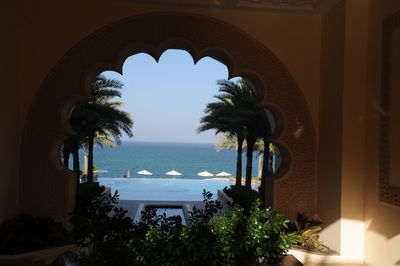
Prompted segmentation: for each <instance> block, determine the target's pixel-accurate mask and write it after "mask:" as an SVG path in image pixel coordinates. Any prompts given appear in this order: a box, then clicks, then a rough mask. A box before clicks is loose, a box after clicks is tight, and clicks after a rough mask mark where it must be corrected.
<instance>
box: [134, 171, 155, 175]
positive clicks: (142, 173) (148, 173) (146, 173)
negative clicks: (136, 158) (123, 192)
mask: <svg viewBox="0 0 400 266" xmlns="http://www.w3.org/2000/svg"><path fill="white" fill-rule="evenodd" d="M137 173H138V174H139V175H152V174H153V173H150V172H149V171H147V170H142V171H139V172H137Z"/></svg>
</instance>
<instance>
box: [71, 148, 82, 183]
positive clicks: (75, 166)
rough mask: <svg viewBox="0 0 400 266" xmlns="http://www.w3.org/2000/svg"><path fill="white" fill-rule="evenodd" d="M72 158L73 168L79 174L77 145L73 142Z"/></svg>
mask: <svg viewBox="0 0 400 266" xmlns="http://www.w3.org/2000/svg"><path fill="white" fill-rule="evenodd" d="M72 159H73V170H74V172H75V173H76V174H77V175H78V176H79V175H80V165H79V146H78V144H77V143H76V144H74V147H73V149H72Z"/></svg>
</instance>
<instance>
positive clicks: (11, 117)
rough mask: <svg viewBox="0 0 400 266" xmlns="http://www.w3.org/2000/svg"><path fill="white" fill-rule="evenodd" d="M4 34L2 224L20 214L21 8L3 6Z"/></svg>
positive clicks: (0, 50) (0, 72)
mask: <svg viewBox="0 0 400 266" xmlns="http://www.w3.org/2000/svg"><path fill="white" fill-rule="evenodd" d="M2 13H5V14H9V15H10V18H8V17H7V18H5V17H4V16H0V32H1V34H2V36H6V39H3V40H2V41H1V42H0V58H1V60H0V80H1V85H0V88H1V93H2V96H1V97H0V125H1V130H0V147H1V152H0V169H1V174H0V176H1V178H0V179H1V180H0V221H1V220H3V219H5V218H7V217H11V216H13V215H15V214H16V213H18V211H19V185H20V183H19V178H18V177H19V160H20V153H19V151H20V132H21V125H20V117H19V114H20V112H19V111H20V104H21V99H20V98H21V94H20V88H21V85H22V82H21V76H20V75H19V60H20V55H19V52H20V50H21V49H20V48H21V47H20V42H19V41H20V28H18V27H16V24H17V20H18V19H19V18H20V17H19V16H18V6H17V4H16V3H15V2H11V3H5V4H2Z"/></svg>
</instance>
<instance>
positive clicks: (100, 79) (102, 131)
mask: <svg viewBox="0 0 400 266" xmlns="http://www.w3.org/2000/svg"><path fill="white" fill-rule="evenodd" d="M122 88H123V84H122V83H121V82H120V81H118V80H113V79H107V78H106V77H104V76H102V75H99V76H97V77H96V78H95V79H94V80H93V81H92V82H91V84H90V93H91V95H90V97H89V98H88V99H87V100H85V101H81V102H79V103H77V104H76V105H75V107H74V109H73V110H72V112H71V117H70V123H71V126H72V128H73V129H74V131H75V132H76V135H75V136H72V137H70V138H68V139H67V140H66V141H65V142H64V145H63V150H62V154H63V161H64V164H65V165H66V166H68V160H69V155H70V154H71V153H72V154H75V156H74V171H75V172H77V173H78V172H79V162H78V160H79V156H76V155H77V154H78V150H79V149H80V148H82V147H84V148H85V149H86V154H87V155H88V165H87V166H86V169H88V173H87V175H88V181H90V182H92V179H93V171H92V167H93V145H94V144H98V145H100V146H101V147H103V145H106V146H110V147H114V146H115V143H117V144H119V143H120V138H121V136H122V132H125V133H126V134H127V135H128V136H129V137H132V135H133V134H132V126H133V122H132V119H131V118H130V115H129V114H128V113H127V112H125V111H122V110H120V109H119V107H121V106H123V103H122V102H119V101H113V100H114V98H115V97H121V93H120V91H119V90H120V89H122Z"/></svg>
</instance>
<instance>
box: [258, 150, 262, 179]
mask: <svg viewBox="0 0 400 266" xmlns="http://www.w3.org/2000/svg"><path fill="white" fill-rule="evenodd" d="M257 156H258V174H257V177H260V178H261V175H262V164H263V154H262V152H260V151H259V152H258V153H257Z"/></svg>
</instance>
